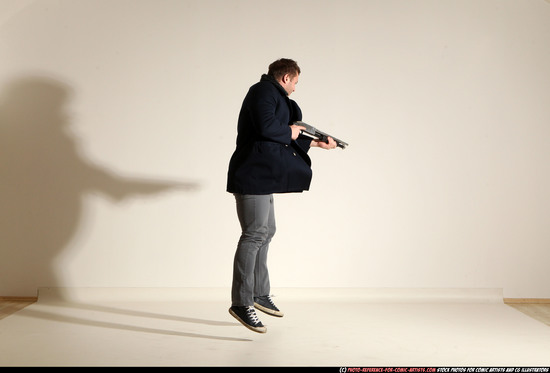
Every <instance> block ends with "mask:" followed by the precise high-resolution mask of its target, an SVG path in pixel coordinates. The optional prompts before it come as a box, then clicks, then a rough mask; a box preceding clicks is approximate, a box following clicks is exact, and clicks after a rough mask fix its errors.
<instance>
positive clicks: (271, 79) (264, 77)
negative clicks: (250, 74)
mask: <svg viewBox="0 0 550 373" xmlns="http://www.w3.org/2000/svg"><path fill="white" fill-rule="evenodd" d="M260 81H261V82H270V83H272V84H273V85H274V86H275V87H277V89H278V90H279V91H280V92H281V93H282V94H283V96H285V97H286V96H288V93H287V92H286V91H285V89H284V88H283V87H282V86H281V85H280V84H279V82H278V81H276V80H275V78H274V77H272V76H271V75H267V74H263V75H262V78H261V79H260Z"/></svg>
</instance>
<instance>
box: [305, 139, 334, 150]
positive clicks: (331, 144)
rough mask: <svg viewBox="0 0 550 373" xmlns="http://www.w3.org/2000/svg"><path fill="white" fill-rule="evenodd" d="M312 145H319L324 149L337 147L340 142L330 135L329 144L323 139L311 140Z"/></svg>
mask: <svg viewBox="0 0 550 373" xmlns="http://www.w3.org/2000/svg"><path fill="white" fill-rule="evenodd" d="M310 146H311V147H318V148H322V149H327V150H329V149H335V148H336V147H337V146H338V144H337V143H336V141H334V140H333V139H332V137H330V136H329V137H328V144H327V143H326V142H324V141H321V140H315V139H314V140H311V145H310Z"/></svg>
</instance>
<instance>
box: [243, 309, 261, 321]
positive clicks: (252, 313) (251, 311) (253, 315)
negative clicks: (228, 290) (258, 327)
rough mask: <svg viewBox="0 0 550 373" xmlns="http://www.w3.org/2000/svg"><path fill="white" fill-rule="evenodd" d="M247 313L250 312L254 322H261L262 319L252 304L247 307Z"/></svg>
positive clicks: (249, 315)
mask: <svg viewBox="0 0 550 373" xmlns="http://www.w3.org/2000/svg"><path fill="white" fill-rule="evenodd" d="M246 313H247V314H248V317H250V320H252V322H254V324H257V323H259V322H260V319H259V318H258V315H256V310H255V309H254V307H252V306H248V307H247V308H246Z"/></svg>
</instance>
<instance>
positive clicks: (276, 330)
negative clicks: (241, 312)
mask: <svg viewBox="0 0 550 373" xmlns="http://www.w3.org/2000/svg"><path fill="white" fill-rule="evenodd" d="M328 295H329V296H327V297H326V298H322V297H313V298H310V299H308V298H307V297H301V296H296V293H292V292H289V293H288V294H287V293H285V291H284V290H282V291H281V292H280V293H279V295H278V296H277V297H276V298H275V299H276V301H277V303H278V304H279V305H280V306H281V308H283V307H282V306H283V305H284V311H285V316H284V317H283V318H273V317H269V316H267V315H264V314H261V313H259V315H260V317H261V319H262V321H263V322H264V324H266V326H267V328H268V332H267V333H266V334H257V333H253V332H251V331H249V330H247V329H245V328H244V327H242V326H241V325H240V324H239V323H237V322H236V321H235V320H234V319H233V318H232V317H231V316H230V315H229V313H228V312H227V308H228V304H227V302H226V300H225V298H224V297H221V296H220V295H219V293H214V294H213V296H212V297H205V296H201V297H194V296H193V295H191V296H188V297H182V298H178V299H173V298H170V297H168V298H166V299H164V298H163V297H162V296H159V297H152V298H151V297H146V298H147V299H141V298H139V297H133V298H132V297H130V298H127V299H122V300H121V299H120V298H117V297H113V296H107V297H103V298H102V297H101V296H97V294H95V295H93V296H91V297H89V298H86V297H73V298H66V297H58V296H56V295H55V294H54V296H49V295H47V296H44V297H43V296H42V295H41V296H40V297H39V300H38V301H37V302H32V301H21V300H4V301H1V302H0V366H348V367H350V366H362V367H365V366H383V367H388V366H395V367H397V366H545V367H547V366H550V327H549V326H550V304H524V303H522V304H505V303H504V302H502V301H500V302H498V301H496V302H495V301H494V300H488V301H486V302H485V301H480V300H479V299H475V300H474V301H473V302H469V301H468V300H465V301H457V300H453V301H443V302H437V301H436V302H434V301H433V299H428V300H426V302H420V301H418V300H412V301H411V300H406V301H396V300H392V301H382V302H380V301H366V300H365V299H362V298H361V297H359V298H357V299H358V300H357V301H354V299H355V298H354V297H353V296H352V297H344V298H338V296H336V297H331V296H330V294H328Z"/></svg>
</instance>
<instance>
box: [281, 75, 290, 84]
mask: <svg viewBox="0 0 550 373" xmlns="http://www.w3.org/2000/svg"><path fill="white" fill-rule="evenodd" d="M290 80H291V79H290V74H285V75H283V77H282V78H281V81H282V82H283V83H288V82H289V81H290Z"/></svg>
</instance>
